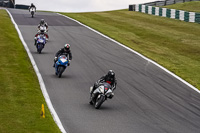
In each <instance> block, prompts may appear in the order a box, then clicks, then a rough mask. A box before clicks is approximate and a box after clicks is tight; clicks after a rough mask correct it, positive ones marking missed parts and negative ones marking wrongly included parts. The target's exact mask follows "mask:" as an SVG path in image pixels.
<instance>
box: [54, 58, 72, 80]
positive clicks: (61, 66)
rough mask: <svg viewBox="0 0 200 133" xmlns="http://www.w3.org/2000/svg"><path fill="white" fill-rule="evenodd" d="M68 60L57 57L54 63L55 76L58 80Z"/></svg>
mask: <svg viewBox="0 0 200 133" xmlns="http://www.w3.org/2000/svg"><path fill="white" fill-rule="evenodd" d="M69 62H70V60H68V58H67V57H66V56H65V55H61V56H59V57H58V60H57V61H56V63H55V74H56V75H57V76H58V77H59V78H60V77H61V76H62V73H63V72H64V71H65V69H66V68H67V66H68V64H69Z"/></svg>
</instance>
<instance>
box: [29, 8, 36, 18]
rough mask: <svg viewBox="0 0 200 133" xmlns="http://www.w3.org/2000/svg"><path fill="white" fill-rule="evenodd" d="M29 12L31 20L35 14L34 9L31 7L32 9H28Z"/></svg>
mask: <svg viewBox="0 0 200 133" xmlns="http://www.w3.org/2000/svg"><path fill="white" fill-rule="evenodd" d="M29 11H30V12H31V17H32V18H33V17H34V14H35V8H34V7H32V8H30V10H29Z"/></svg>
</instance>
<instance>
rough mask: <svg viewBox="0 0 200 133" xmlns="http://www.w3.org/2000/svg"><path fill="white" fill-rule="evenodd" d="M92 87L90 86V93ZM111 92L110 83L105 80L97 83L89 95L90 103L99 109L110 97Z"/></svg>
mask: <svg viewBox="0 0 200 133" xmlns="http://www.w3.org/2000/svg"><path fill="white" fill-rule="evenodd" d="M92 88H93V87H90V93H91V91H92ZM111 94H112V89H111V85H110V84H109V83H107V82H103V83H98V87H97V89H96V90H94V92H93V93H92V94H91V95H90V104H91V105H94V107H95V108H96V109H99V108H100V107H101V105H102V104H103V102H104V101H105V100H107V98H110V96H111Z"/></svg>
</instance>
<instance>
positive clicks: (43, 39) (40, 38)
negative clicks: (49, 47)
mask: <svg viewBox="0 0 200 133" xmlns="http://www.w3.org/2000/svg"><path fill="white" fill-rule="evenodd" d="M45 44H46V37H45V36H44V35H39V36H38V37H37V38H36V48H37V52H38V53H39V54H41V52H42V49H43V48H44V46H45Z"/></svg>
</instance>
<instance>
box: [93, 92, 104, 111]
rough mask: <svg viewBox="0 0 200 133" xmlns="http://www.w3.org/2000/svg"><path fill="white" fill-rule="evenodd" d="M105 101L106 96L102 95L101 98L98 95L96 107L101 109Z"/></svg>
mask: <svg viewBox="0 0 200 133" xmlns="http://www.w3.org/2000/svg"><path fill="white" fill-rule="evenodd" d="M103 102H104V96H102V95H101V96H100V97H99V98H98V97H97V99H96V103H95V105H94V107H95V109H99V108H100V107H101V105H102V103H103Z"/></svg>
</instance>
